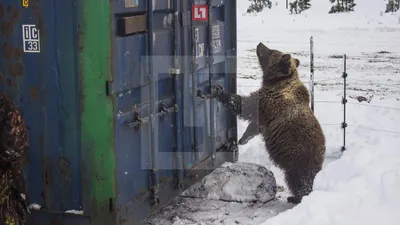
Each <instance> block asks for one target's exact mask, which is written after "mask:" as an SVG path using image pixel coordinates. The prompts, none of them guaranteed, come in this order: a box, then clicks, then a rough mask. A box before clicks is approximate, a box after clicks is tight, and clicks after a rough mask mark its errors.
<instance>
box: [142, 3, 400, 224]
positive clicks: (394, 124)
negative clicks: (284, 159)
mask: <svg viewBox="0 0 400 225" xmlns="http://www.w3.org/2000/svg"><path fill="white" fill-rule="evenodd" d="M237 2H238V12H237V15H238V16H237V22H238V34H237V35H238V82H237V83H238V94H242V95H247V94H249V93H250V92H252V91H254V90H256V89H257V88H259V87H260V69H259V66H258V62H257V58H256V54H255V48H256V46H257V44H258V43H259V42H263V43H264V44H266V45H267V46H268V47H270V48H275V49H278V50H281V51H284V52H288V53H291V54H292V55H293V57H296V58H298V59H299V60H300V67H299V72H300V75H301V79H302V81H304V83H305V84H306V85H307V86H308V82H309V75H310V60H309V58H310V37H311V36H312V37H313V40H314V60H315V61H314V65H315V115H316V116H317V118H318V120H319V121H320V123H321V125H322V127H323V129H324V133H325V135H326V140H327V153H326V159H325V164H324V168H323V169H322V171H321V172H320V173H318V175H317V177H316V179H315V183H314V191H313V192H312V193H311V194H310V195H309V196H306V197H304V199H303V201H302V203H300V204H298V205H296V206H294V205H292V204H289V203H287V202H286V197H287V196H288V195H289V193H288V191H287V187H286V185H285V183H284V177H283V174H282V171H280V170H279V169H278V168H276V167H275V166H274V165H273V164H272V163H271V161H270V160H269V158H268V153H267V152H266V151H265V147H264V143H263V142H262V140H261V138H260V136H256V137H255V138H253V139H252V140H250V141H249V142H248V143H247V144H246V145H243V146H239V162H240V163H252V164H257V165H258V166H262V168H266V169H268V170H270V171H272V172H273V175H274V177H275V179H276V183H277V185H281V186H282V187H283V188H278V192H277V194H276V197H277V200H274V201H270V202H267V203H262V202H248V201H247V202H246V201H244V202H243V203H240V202H237V201H236V200H238V199H239V200H240V199H242V200H243V199H244V200H248V199H252V198H254V196H255V195H253V194H254V193H255V192H256V189H257V188H256V187H255V184H256V182H261V180H262V179H260V177H258V178H257V175H256V174H257V170H254V175H253V177H254V179H255V180H253V182H247V183H248V185H249V186H247V187H246V188H243V192H240V189H239V188H237V187H234V185H238V184H240V185H241V184H243V183H245V182H243V181H245V180H246V179H249V177H242V178H243V180H241V181H242V183H241V181H240V180H237V181H232V180H230V178H229V177H221V178H219V179H218V178H216V177H215V176H214V177H213V175H211V176H210V178H205V180H203V181H202V182H203V184H210V182H216V185H220V186H218V187H216V186H212V185H209V186H207V185H205V186H204V187H209V188H208V189H207V190H201V191H199V192H195V191H193V190H196V188H195V189H192V192H190V191H189V193H191V194H190V198H188V197H187V196H180V197H177V198H176V199H175V200H174V201H173V203H172V204H170V205H168V206H166V207H165V208H163V209H162V210H161V211H160V212H159V213H158V214H156V215H153V216H152V217H151V218H149V219H148V220H147V221H146V222H147V223H148V224H163V225H181V224H182V225H183V224H185V225H190V224H193V225H194V224H196V225H198V224H202V225H205V224H207V225H219V224H246V225H275V224H276V225H282V224H290V225H305V224H307V225H314V224H315V225H331V224H332V225H345V224H349V225H353V224H362V225H380V224H384V225H397V224H399V221H400V213H399V212H400V191H399V190H400V149H399V148H400V126H399V124H400V12H397V13H386V14H385V13H384V10H385V4H386V1H385V0H362V1H361V0H358V1H357V0H356V1H355V2H356V3H357V6H356V8H355V12H350V13H340V14H328V13H327V12H328V11H329V9H330V6H331V4H330V3H329V1H328V0H312V1H311V4H312V8H311V9H309V10H308V11H305V12H303V13H302V14H300V15H289V11H288V10H287V9H286V8H285V1H279V2H278V3H276V4H274V3H275V1H274V0H272V2H273V8H272V9H271V10H265V11H263V12H261V13H259V14H246V13H245V12H246V9H247V7H248V5H249V2H248V1H245V0H243V1H242V0H240V1H237ZM344 54H346V57H347V68H346V70H347V73H348V77H347V80H346V81H347V89H346V90H347V100H348V103H347V105H346V123H347V124H348V127H347V128H346V130H345V132H346V144H345V145H346V151H345V152H344V153H342V152H341V148H342V146H343V144H344V143H343V141H344V138H343V129H342V128H341V123H342V122H343V119H344V117H343V105H342V104H341V100H342V96H343V78H342V77H341V76H342V73H343V70H344V63H343V61H344V59H343V55H344ZM247 125H248V123H247V122H244V121H241V120H238V128H239V132H238V135H239V137H241V135H242V134H243V132H244V131H245V129H246V127H247ZM218 174H219V175H220V173H218ZM220 176H222V175H220ZM250 178H251V176H250ZM207 179H208V180H207ZM217 181H218V182H217ZM224 182H225V183H224ZM226 182H228V183H226ZM229 182H231V183H232V184H229ZM235 182H236V183H235ZM224 184H225V186H224ZM229 185H232V186H233V187H229ZM230 188H232V189H230ZM251 188H253V189H251ZM197 190H199V189H197ZM186 193H188V192H186ZM227 193H229V195H226V194H227ZM232 193H236V195H232ZM246 193H247V195H246ZM248 193H252V195H249V194H248ZM244 196H247V197H246V198H244ZM249 196H250V197H251V198H250V197H249ZM224 198H225V199H224ZM218 199H222V200H224V201H221V200H218ZM225 200H232V201H225Z"/></svg>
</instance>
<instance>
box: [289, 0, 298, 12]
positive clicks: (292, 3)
mask: <svg viewBox="0 0 400 225" xmlns="http://www.w3.org/2000/svg"><path fill="white" fill-rule="evenodd" d="M289 7H290V14H293V10H294V12H295V14H297V13H298V8H299V7H298V2H297V0H296V1H294V2H291V3H289Z"/></svg>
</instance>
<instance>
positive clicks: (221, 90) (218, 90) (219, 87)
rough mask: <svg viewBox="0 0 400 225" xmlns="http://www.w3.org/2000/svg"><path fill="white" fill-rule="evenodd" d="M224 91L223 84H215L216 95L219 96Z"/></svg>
mask: <svg viewBox="0 0 400 225" xmlns="http://www.w3.org/2000/svg"><path fill="white" fill-rule="evenodd" d="M223 93H224V89H223V88H222V86H221V85H219V84H215V86H214V94H215V96H216V97H217V98H218V97H219V96H221V95H222V94H223Z"/></svg>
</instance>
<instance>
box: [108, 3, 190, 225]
mask: <svg viewBox="0 0 400 225" xmlns="http://www.w3.org/2000/svg"><path fill="white" fill-rule="evenodd" d="M177 3H179V1H172V0H154V1H147V0H140V1H136V0H134V1H129V0H126V1H113V11H114V12H113V15H114V23H113V24H114V28H115V34H114V37H113V40H114V49H113V54H114V60H113V68H114V69H113V73H114V80H113V81H112V82H110V83H109V84H108V88H109V92H110V95H113V96H114V104H115V111H116V121H117V122H116V127H115V132H116V141H115V145H116V153H115V154H116V164H117V171H116V173H117V198H116V207H117V212H118V216H117V217H118V221H129V222H136V221H138V220H139V219H141V218H143V217H144V216H147V215H148V214H149V213H150V212H151V211H153V210H155V209H156V207H157V206H160V205H162V204H164V203H165V202H166V201H168V200H170V198H171V197H174V196H175V195H176V194H177V192H176V191H177V190H179V189H178V187H179V186H180V185H179V182H180V180H181V179H182V175H183V172H182V171H181V170H179V169H177V168H180V167H182V166H181V165H182V159H181V157H180V156H181V155H182V154H179V152H180V151H182V138H181V136H182V135H181V133H182V125H181V124H182V121H183V117H182V112H183V110H182V106H183V105H182V102H181V98H182V91H181V86H182V85H181V80H182V76H181V74H180V69H179V64H180V62H179V60H180V59H179V57H175V56H178V55H180V35H179V33H180V29H179V26H176V23H178V22H179V21H178V20H176V19H175V12H176V11H179V9H178V7H179V4H177ZM179 174H180V175H179Z"/></svg>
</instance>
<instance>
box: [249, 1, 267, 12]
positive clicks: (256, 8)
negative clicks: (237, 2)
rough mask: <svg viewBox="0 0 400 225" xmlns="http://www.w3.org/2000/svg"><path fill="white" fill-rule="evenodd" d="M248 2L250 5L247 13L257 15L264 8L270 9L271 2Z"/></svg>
mask: <svg viewBox="0 0 400 225" xmlns="http://www.w3.org/2000/svg"><path fill="white" fill-rule="evenodd" d="M242 1H243V0H242ZM249 1H250V2H251V4H250V6H249V8H248V9H247V13H252V12H257V13H259V12H261V11H263V9H264V8H266V7H268V8H269V9H270V8H271V7H272V3H271V0H249Z"/></svg>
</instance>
